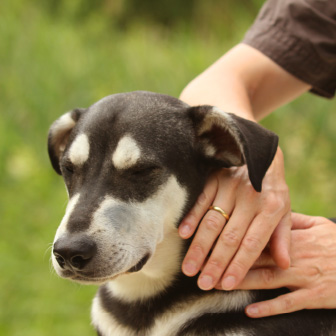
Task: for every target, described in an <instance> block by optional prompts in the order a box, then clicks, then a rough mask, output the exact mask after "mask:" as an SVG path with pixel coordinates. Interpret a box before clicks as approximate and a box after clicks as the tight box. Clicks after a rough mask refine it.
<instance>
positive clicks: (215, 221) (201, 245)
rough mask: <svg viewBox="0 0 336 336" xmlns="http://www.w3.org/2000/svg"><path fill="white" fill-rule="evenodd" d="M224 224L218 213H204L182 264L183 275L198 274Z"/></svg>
mask: <svg viewBox="0 0 336 336" xmlns="http://www.w3.org/2000/svg"><path fill="white" fill-rule="evenodd" d="M225 223H226V219H225V218H224V216H223V215H222V214H220V213H219V212H217V211H214V210H209V211H208V212H207V213H206V215H205V216H204V218H203V220H202V222H201V223H200V225H199V228H198V230H197V233H196V235H195V237H194V239H193V241H192V242H191V245H190V247H189V249H188V252H187V254H186V256H185V258H184V261H183V263H182V271H183V273H184V274H185V275H187V276H194V275H196V274H197V273H198V272H199V270H200V269H201V267H202V265H203V263H204V261H205V259H206V258H207V255H208V254H209V252H210V250H211V248H212V246H213V244H214V242H215V241H216V239H217V237H218V235H219V234H220V232H221V231H222V229H223V227H224V224H225ZM204 289H207V288H204Z"/></svg>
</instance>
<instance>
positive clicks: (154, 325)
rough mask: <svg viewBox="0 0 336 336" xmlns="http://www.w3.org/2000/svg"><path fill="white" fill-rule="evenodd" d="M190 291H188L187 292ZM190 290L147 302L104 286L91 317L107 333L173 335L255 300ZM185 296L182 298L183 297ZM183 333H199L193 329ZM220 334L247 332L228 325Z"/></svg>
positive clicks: (246, 294) (238, 294) (242, 295)
mask: <svg viewBox="0 0 336 336" xmlns="http://www.w3.org/2000/svg"><path fill="white" fill-rule="evenodd" d="M188 291H189V293H188ZM192 292H193V290H192V289H189V290H187V293H186V292H183V291H179V290H178V289H176V291H175V292H174V291H173V292H171V293H166V294H165V295H162V296H159V297H157V298H154V299H151V300H147V301H144V302H133V303H126V302H123V301H120V300H118V299H116V298H113V297H112V296H111V293H110V292H109V291H108V289H107V288H106V287H104V286H103V287H101V288H100V290H99V292H98V295H97V296H96V298H95V299H94V302H93V307H92V320H93V324H94V326H95V327H96V329H97V330H98V331H99V332H100V333H101V334H102V335H104V336H108V335H118V336H119V335H120V336H123V335H125V336H126V335H127V336H132V335H143V336H154V335H155V336H172V335H180V332H181V331H182V330H183V329H184V328H185V327H188V325H189V324H190V323H192V322H193V321H195V320H197V319H198V318H200V317H202V316H203V315H204V314H209V313H210V314H220V313H224V312H229V311H237V310H242V307H244V306H245V305H246V304H248V303H249V302H250V301H251V300H252V296H251V293H249V292H246V291H245V292H232V293H226V295H223V294H224V293H223V292H213V293H209V294H207V295H204V296H198V295H196V293H192ZM182 297H183V298H182ZM181 335H184V336H187V335H199V333H198V332H197V331H195V330H193V328H191V329H190V328H189V330H188V331H186V330H185V332H183V333H181ZM218 335H227V336H232V335H244V333H241V332H240V331H238V330H236V328H228V330H227V331H223V330H222V331H221V332H220V333H219V334H218Z"/></svg>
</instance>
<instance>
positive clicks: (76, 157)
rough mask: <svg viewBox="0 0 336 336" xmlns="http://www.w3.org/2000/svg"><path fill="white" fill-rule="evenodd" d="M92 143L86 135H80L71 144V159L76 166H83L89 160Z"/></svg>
mask: <svg viewBox="0 0 336 336" xmlns="http://www.w3.org/2000/svg"><path fill="white" fill-rule="evenodd" d="M89 154H90V143H89V138H88V137H87V135H86V134H80V135H78V136H77V137H76V139H75V140H74V141H73V143H72V144H71V147H70V150H69V159H70V161H71V162H72V163H73V164H74V165H82V164H83V163H85V161H86V160H87V159H88V158H89Z"/></svg>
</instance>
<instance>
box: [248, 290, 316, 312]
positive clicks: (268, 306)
mask: <svg viewBox="0 0 336 336" xmlns="http://www.w3.org/2000/svg"><path fill="white" fill-rule="evenodd" d="M309 294H310V293H309V290H307V289H300V290H297V291H294V292H291V293H287V294H284V295H280V296H278V297H277V298H275V299H272V300H268V301H262V302H258V303H253V304H251V305H248V306H247V307H246V308H245V313H246V314H247V315H248V316H249V317H252V318H258V317H266V316H272V315H279V314H286V313H291V312H294V311H298V310H301V309H305V308H308V305H309V300H310V295H309Z"/></svg>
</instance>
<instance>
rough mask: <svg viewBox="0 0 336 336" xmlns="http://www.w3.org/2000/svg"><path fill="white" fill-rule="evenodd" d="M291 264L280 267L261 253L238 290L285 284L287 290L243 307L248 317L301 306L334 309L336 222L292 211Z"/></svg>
mask: <svg viewBox="0 0 336 336" xmlns="http://www.w3.org/2000/svg"><path fill="white" fill-rule="evenodd" d="M292 223H293V230H292V243H291V252H290V257H291V266H290V267H289V268H288V269H286V270H282V269H279V268H278V267H276V266H275V263H274V262H273V261H272V259H271V257H270V256H269V255H268V254H267V253H265V254H263V255H262V256H261V258H260V260H259V261H258V262H257V263H256V265H255V266H254V267H256V269H254V270H250V271H249V272H248V273H247V275H246V277H245V279H244V280H243V281H242V283H241V284H240V285H239V286H238V288H239V289H271V288H280V287H287V288H288V289H290V290H291V292H290V293H287V294H284V295H281V296H279V297H277V298H275V299H272V300H268V301H263V302H258V303H253V304H251V305H249V306H247V307H246V314H247V315H248V316H250V317H264V316H270V315H277V314H284V313H290V312H293V311H297V310H301V309H320V308H336V244H335V242H336V225H335V223H333V222H331V221H330V220H328V219H326V218H323V217H312V216H306V215H302V214H296V213H293V214H292Z"/></svg>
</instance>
